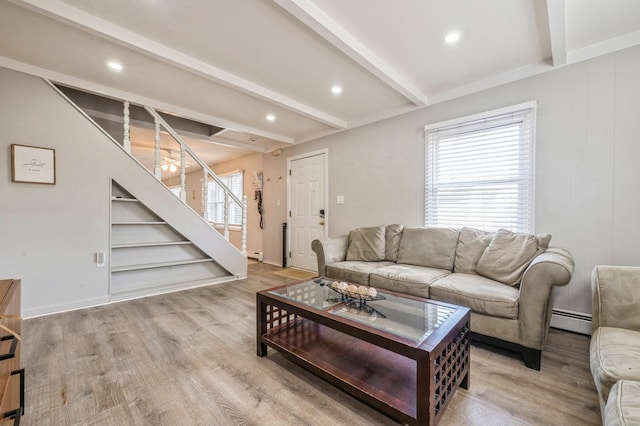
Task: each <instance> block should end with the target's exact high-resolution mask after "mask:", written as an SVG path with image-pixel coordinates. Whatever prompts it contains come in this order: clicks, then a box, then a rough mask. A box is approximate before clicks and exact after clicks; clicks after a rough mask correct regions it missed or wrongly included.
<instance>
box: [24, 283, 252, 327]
mask: <svg viewBox="0 0 640 426" xmlns="http://www.w3.org/2000/svg"><path fill="white" fill-rule="evenodd" d="M244 278H246V276H244V277H241V276H234V275H231V276H224V277H220V278H216V279H213V280H211V279H209V280H203V281H192V282H189V283H180V284H174V285H171V286H167V287H163V288H161V289H158V288H154V289H143V290H135V291H131V292H126V293H121V294H117V295H112V296H111V298H109V297H97V298H94V299H85V300H79V301H76V302H73V303H68V304H62V305H50V306H45V307H40V308H37V309H29V310H25V311H23V312H22V319H30V318H37V317H44V316H47V315H55V314H61V313H63V312H70V311H77V310H80V309H87V308H94V307H96V306H103V305H109V304H111V303H118V302H124V301H127V300H133V299H141V298H143V297H151V296H159V295H161V294H167V293H175V292H177V291H182V290H189V289H192V288H198V287H206V286H210V285H218V284H223V283H227V282H230V281H239V280H242V279H244Z"/></svg>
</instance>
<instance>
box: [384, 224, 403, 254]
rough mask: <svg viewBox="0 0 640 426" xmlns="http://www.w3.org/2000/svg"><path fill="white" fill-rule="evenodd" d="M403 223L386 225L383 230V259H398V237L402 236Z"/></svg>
mask: <svg viewBox="0 0 640 426" xmlns="http://www.w3.org/2000/svg"><path fill="white" fill-rule="evenodd" d="M403 228H404V226H403V225H398V224H394V225H387V226H386V227H385V231H384V238H385V241H386V242H385V249H384V260H388V261H389V262H395V261H396V260H398V248H399V247H400V238H402V229H403Z"/></svg>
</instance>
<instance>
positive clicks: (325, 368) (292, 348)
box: [263, 318, 416, 422]
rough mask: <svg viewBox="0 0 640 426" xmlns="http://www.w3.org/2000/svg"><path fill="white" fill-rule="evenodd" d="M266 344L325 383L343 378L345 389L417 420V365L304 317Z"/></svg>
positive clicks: (269, 336) (269, 337)
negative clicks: (322, 379)
mask: <svg viewBox="0 0 640 426" xmlns="http://www.w3.org/2000/svg"><path fill="white" fill-rule="evenodd" d="M263 341H264V342H265V343H267V344H268V345H269V346H271V347H273V348H275V349H276V350H278V352H280V353H282V354H283V355H284V356H285V357H287V358H289V359H290V360H292V361H294V362H296V363H298V364H301V365H302V366H303V367H305V368H307V369H309V370H311V371H312V372H314V373H315V374H317V375H319V376H320V377H322V378H324V379H325V380H327V379H329V380H330V381H333V380H331V379H332V378H339V381H338V383H337V385H338V386H339V387H340V388H342V389H343V390H345V391H347V392H349V393H351V394H353V395H354V396H356V397H358V398H362V399H364V398H366V399H367V401H366V402H368V403H369V404H371V405H374V406H379V405H380V404H379V402H382V403H383V404H384V405H386V406H388V407H390V408H391V409H393V410H395V411H396V415H395V416H394V417H397V418H404V419H405V420H404V421H405V422H411V421H412V419H415V417H416V362H415V360H412V359H410V358H407V357H405V356H402V355H399V354H397V353H394V352H391V351H389V350H387V349H383V348H380V347H378V346H376V345H373V344H371V343H368V342H365V341H362V340H360V339H358V338H355V337H353V336H349V335H347V334H344V333H341V332H339V331H337V330H333V329H331V328H329V327H325V326H323V325H321V324H318V323H315V322H312V321H309V320H306V319H304V318H298V319H296V320H295V321H294V322H293V323H292V324H290V325H284V326H281V327H278V328H276V329H274V330H271V331H270V332H269V333H267V334H266V335H264V336H263ZM369 396H371V398H369Z"/></svg>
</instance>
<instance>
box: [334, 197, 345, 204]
mask: <svg viewBox="0 0 640 426" xmlns="http://www.w3.org/2000/svg"><path fill="white" fill-rule="evenodd" d="M336 204H344V195H338V197H337V198H336Z"/></svg>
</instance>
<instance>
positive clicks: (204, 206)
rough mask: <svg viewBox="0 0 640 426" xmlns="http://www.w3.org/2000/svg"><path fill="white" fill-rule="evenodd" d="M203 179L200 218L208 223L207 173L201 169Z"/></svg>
mask: <svg viewBox="0 0 640 426" xmlns="http://www.w3.org/2000/svg"><path fill="white" fill-rule="evenodd" d="M202 171H203V172H204V178H203V179H202V217H203V218H204V220H205V221H207V222H208V221H209V173H208V172H207V169H204V168H203V169H202Z"/></svg>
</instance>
